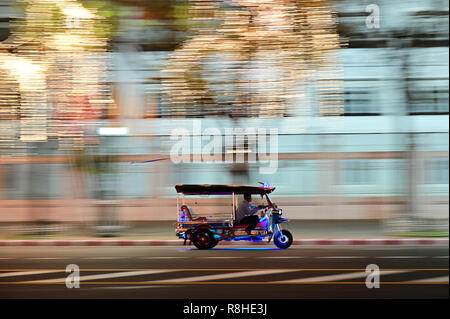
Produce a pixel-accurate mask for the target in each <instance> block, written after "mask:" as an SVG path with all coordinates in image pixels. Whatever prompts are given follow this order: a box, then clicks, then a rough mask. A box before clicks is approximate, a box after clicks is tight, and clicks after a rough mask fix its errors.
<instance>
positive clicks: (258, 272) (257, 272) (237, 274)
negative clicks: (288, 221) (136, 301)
mask: <svg viewBox="0 0 450 319" xmlns="http://www.w3.org/2000/svg"><path fill="white" fill-rule="evenodd" d="M292 271H293V270H254V271H240V272H232V273H226V274H218V275H206V276H194V277H185V278H175V279H166V280H153V281H147V282H148V283H152V282H159V281H162V282H193V281H208V280H218V279H229V278H241V277H249V276H261V275H271V274H281V273H285V272H292Z"/></svg>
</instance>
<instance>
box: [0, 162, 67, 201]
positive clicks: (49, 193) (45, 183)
mask: <svg viewBox="0 0 450 319" xmlns="http://www.w3.org/2000/svg"><path fill="white" fill-rule="evenodd" d="M4 167H5V169H4V183H5V184H4V185H5V189H6V191H5V192H4V194H5V197H4V199H57V198H62V197H63V196H64V191H65V185H64V182H65V181H67V180H66V179H65V177H66V176H65V167H64V164H17V165H16V164H14V165H5V166H4Z"/></svg>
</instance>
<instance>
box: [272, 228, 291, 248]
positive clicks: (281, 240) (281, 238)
mask: <svg viewBox="0 0 450 319" xmlns="http://www.w3.org/2000/svg"><path fill="white" fill-rule="evenodd" d="M292 241H293V237H292V234H291V232H290V231H288V230H285V229H283V230H281V231H278V232H277V233H276V234H275V236H274V239H273V242H274V243H275V246H277V247H278V248H280V249H286V248H289V247H290V246H291V245H292Z"/></svg>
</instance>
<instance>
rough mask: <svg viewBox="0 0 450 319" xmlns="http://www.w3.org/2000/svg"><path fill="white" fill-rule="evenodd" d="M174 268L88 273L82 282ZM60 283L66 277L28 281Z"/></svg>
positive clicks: (165, 271)
mask: <svg viewBox="0 0 450 319" xmlns="http://www.w3.org/2000/svg"><path fill="white" fill-rule="evenodd" d="M173 271H174V270H142V271H121V272H113V273H108V274H100V275H88V276H80V282H81V283H82V282H83V281H86V280H96V279H108V278H120V277H130V276H142V275H152V274H160V273H167V272H173ZM39 282H41V283H59V282H66V277H64V278H57V279H44V280H32V281H26V283H39Z"/></svg>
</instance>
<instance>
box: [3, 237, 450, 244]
mask: <svg viewBox="0 0 450 319" xmlns="http://www.w3.org/2000/svg"><path fill="white" fill-rule="evenodd" d="M292 244H293V245H448V238H401V239H398V238H388V239H386V238H371V239H320V238H319V239H314V238H312V239H297V240H294V242H293V243H292ZM182 245H183V241H182V240H176V239H175V240H153V239H103V240H99V239H93V240H91V239H71V240H65V239H54V240H45V239H38V240H0V246H182ZM220 245H260V246H264V245H272V243H267V241H261V242H245V243H240V242H222V243H220Z"/></svg>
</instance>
